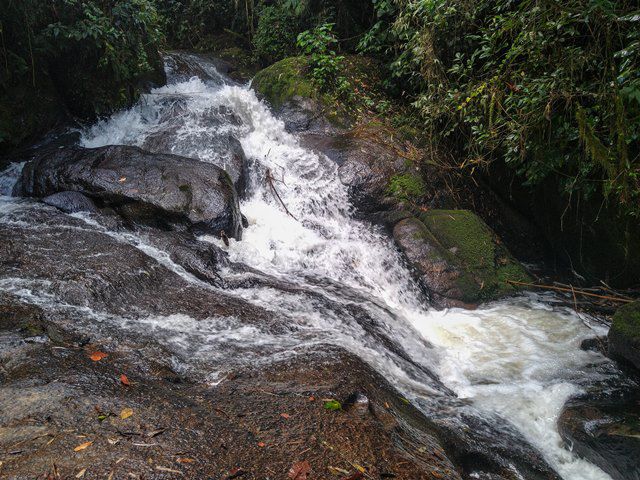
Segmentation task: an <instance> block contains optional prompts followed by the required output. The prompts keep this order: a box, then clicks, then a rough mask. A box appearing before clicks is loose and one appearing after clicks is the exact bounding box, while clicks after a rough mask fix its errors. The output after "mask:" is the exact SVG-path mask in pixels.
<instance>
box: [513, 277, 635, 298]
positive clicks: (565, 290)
mask: <svg viewBox="0 0 640 480" xmlns="http://www.w3.org/2000/svg"><path fill="white" fill-rule="evenodd" d="M507 283H511V284H512V285H521V286H523V287H534V288H544V289H546V290H556V291H559V292H569V293H574V294H575V293H578V294H580V295H584V296H586V297H595V298H602V299H604V300H611V301H612V302H620V303H632V302H633V300H632V299H630V298H622V297H612V296H610V295H598V294H595V293H589V292H585V291H584V290H576V289H574V288H573V287H571V288H564V287H554V286H553V285H537V284H535V283H527V282H517V281H515V280H507Z"/></svg>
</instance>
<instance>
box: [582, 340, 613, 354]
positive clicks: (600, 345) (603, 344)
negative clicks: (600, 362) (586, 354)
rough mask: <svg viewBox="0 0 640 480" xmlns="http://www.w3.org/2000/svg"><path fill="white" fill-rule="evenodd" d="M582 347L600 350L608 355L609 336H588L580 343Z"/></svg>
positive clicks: (589, 349)
mask: <svg viewBox="0 0 640 480" xmlns="http://www.w3.org/2000/svg"><path fill="white" fill-rule="evenodd" d="M580 348H581V349H582V350H587V351H593V352H598V353H601V354H602V355H605V356H606V355H607V351H608V341H607V337H592V338H586V339H584V340H583V341H582V342H581V343H580Z"/></svg>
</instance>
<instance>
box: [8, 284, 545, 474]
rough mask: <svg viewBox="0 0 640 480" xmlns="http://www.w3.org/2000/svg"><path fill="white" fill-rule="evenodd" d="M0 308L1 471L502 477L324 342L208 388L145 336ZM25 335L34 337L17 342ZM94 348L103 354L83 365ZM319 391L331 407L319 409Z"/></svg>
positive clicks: (15, 302)
mask: <svg viewBox="0 0 640 480" xmlns="http://www.w3.org/2000/svg"><path fill="white" fill-rule="evenodd" d="M0 312H1V313H2V316H1V317H0V318H2V319H3V320H2V323H0V338H3V339H6V337H7V336H10V337H11V347H10V348H9V349H8V348H7V347H6V346H5V345H3V350H2V353H3V356H2V357H0V358H1V360H2V364H1V365H2V379H3V382H2V384H1V386H0V405H1V406H2V409H1V410H0V451H1V452H2V453H1V454H0V455H1V458H2V461H3V470H2V471H1V474H2V475H4V476H5V477H7V478H34V477H38V476H46V475H53V476H54V477H55V476H60V477H61V478H69V477H72V476H74V475H76V474H78V473H79V472H80V471H82V470H83V469H86V476H87V478H103V477H107V476H109V475H112V476H113V478H125V477H126V476H127V475H129V476H140V477H144V478H171V477H173V476H175V475H179V474H181V475H183V476H188V477H190V478H201V477H203V476H213V478H233V476H234V475H236V474H238V473H240V472H242V473H243V476H244V477H245V478H266V477H268V478H285V477H286V475H287V473H288V471H289V469H290V468H292V467H293V466H294V465H296V464H299V463H301V462H308V464H309V467H310V469H311V474H310V475H312V476H313V478H329V477H332V476H333V475H342V476H344V477H346V476H348V475H353V474H356V473H357V472H358V471H359V470H360V469H362V470H363V471H364V473H365V474H366V475H368V476H370V477H372V478H401V479H414V478H444V479H460V478H495V479H497V478H504V479H515V478H516V477H514V476H513V474H509V472H508V471H507V470H505V469H502V470H501V469H499V468H498V470H497V471H492V468H496V467H491V466H488V465H486V464H485V463H483V462H482V461H481V460H478V459H476V458H474V457H468V458H466V459H465V460H464V462H463V463H458V462H457V460H462V457H463V456H464V455H465V454H464V450H463V451H459V448H460V446H459V445H460V444H459V442H453V444H451V445H449V442H450V437H447V435H446V434H444V433H443V431H442V429H441V427H440V426H438V425H437V424H436V423H433V422H431V421H429V420H427V419H426V418H425V417H424V416H423V415H422V414H421V413H420V412H419V411H418V410H416V409H415V408H414V407H413V406H412V405H411V404H409V403H408V402H407V401H406V400H404V399H403V398H402V397H401V396H400V395H399V394H398V393H397V392H396V391H395V390H394V389H393V388H392V387H391V386H390V385H389V384H388V383H387V382H386V381H385V380H384V379H382V378H381V377H380V376H379V375H378V374H376V373H375V372H374V371H372V370H371V368H369V367H368V366H366V365H365V364H364V363H363V362H362V361H361V360H360V359H358V358H357V357H354V356H353V355H350V354H348V353H346V352H345V351H343V350H341V349H338V348H336V347H332V346H328V345H327V346H325V348H322V349H321V350H323V352H322V353H320V352H319V351H315V352H312V351H308V352H307V353H306V354H305V355H303V356H300V357H298V358H297V359H293V360H285V361H277V362H275V363H273V364H271V365H270V367H269V368H268V369H262V368H259V367H257V368H251V369H238V370H237V371H234V372H232V373H230V374H228V375H227V376H226V378H225V379H224V380H223V381H222V383H220V384H218V385H217V386H216V387H213V386H211V385H208V384H206V383H201V382H194V381H193V380H192V379H190V378H189V377H186V376H184V375H182V374H180V373H179V372H176V371H175V370H174V369H173V368H172V365H171V362H170V353H169V352H167V351H166V350H164V349H163V348H162V347H161V346H159V345H157V344H155V343H154V342H149V338H146V337H138V338H132V337H122V336H116V337H113V336H108V337H101V336H99V335H97V336H93V337H91V338H90V339H84V338H82V337H80V336H78V335H77V333H75V332H74V331H73V326H71V325H68V324H67V325H64V324H65V322H64V321H63V320H62V319H60V318H58V317H56V316H55V315H52V312H51V311H49V312H47V311H43V310H41V309H40V308H38V307H36V306H31V305H27V304H25V303H23V302H22V300H20V299H18V298H17V297H14V296H12V295H5V294H3V295H2V297H0ZM58 323H62V324H63V325H64V326H63V327H60V326H59V325H58ZM54 329H57V330H55V331H57V332H58V333H57V334H56V335H55V336H53V335H50V334H49V333H48V332H50V331H53V330H54ZM34 333H37V334H40V336H41V337H42V339H43V340H42V341H39V342H35V343H34V342H29V338H32V335H33V334H34ZM5 343H6V341H5ZM96 352H100V353H104V354H106V355H105V356H103V358H101V359H100V360H98V361H95V359H92V358H91V356H92V355H93V354H95V353H96ZM344 372H348V375H345V374H344ZM123 374H124V375H125V376H126V379H125V380H124V381H123V379H122V375H123ZM329 400H335V401H337V402H339V404H340V406H341V408H339V409H338V410H330V409H328V408H326V407H325V403H326V402H327V401H329ZM83 445H84V448H81V449H79V448H78V447H81V446H83ZM478 458H480V457H478ZM452 459H454V460H452ZM487 467H489V470H486V469H487ZM178 472H179V473H178ZM471 474H472V475H473V476H471V477H470V476H469V475H471ZM355 478H357V477H355ZM528 478H536V479H537V478H540V479H543V478H544V479H555V478H557V477H556V476H555V475H554V474H553V473H552V472H550V471H549V470H547V471H546V472H545V473H540V474H539V475H534V476H531V477H528Z"/></svg>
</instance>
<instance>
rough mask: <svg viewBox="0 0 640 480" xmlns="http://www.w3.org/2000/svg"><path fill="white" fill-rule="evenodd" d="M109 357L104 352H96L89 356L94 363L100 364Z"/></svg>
mask: <svg viewBox="0 0 640 480" xmlns="http://www.w3.org/2000/svg"><path fill="white" fill-rule="evenodd" d="M108 356H109V355H108V354H106V353H104V352H100V351H96V352H93V353H92V354H91V355H89V358H90V359H91V360H93V361H94V362H99V361H100V360H102V359H103V358H107V357H108Z"/></svg>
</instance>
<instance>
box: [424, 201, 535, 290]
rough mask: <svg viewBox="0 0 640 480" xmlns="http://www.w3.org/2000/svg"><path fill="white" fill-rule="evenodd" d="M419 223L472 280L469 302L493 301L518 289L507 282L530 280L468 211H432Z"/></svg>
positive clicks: (489, 230)
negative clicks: (421, 223)
mask: <svg viewBox="0 0 640 480" xmlns="http://www.w3.org/2000/svg"><path fill="white" fill-rule="evenodd" d="M420 220H422V222H423V223H424V224H425V226H426V227H427V229H429V231H430V232H431V233H432V234H433V236H434V237H435V238H436V239H437V240H438V242H439V243H440V245H441V246H442V248H443V250H444V251H445V252H446V254H447V255H448V256H449V259H450V261H452V262H454V263H455V264H457V265H458V266H459V267H461V268H462V269H463V270H464V271H465V272H467V273H468V274H470V275H471V277H473V280H474V281H473V282H467V283H468V284H469V285H468V287H467V288H466V289H465V290H467V291H468V295H469V297H471V298H475V299H477V300H492V299H494V298H499V297H501V296H504V295H507V294H510V293H514V292H516V291H517V290H519V288H518V287H517V286H515V285H513V284H511V283H509V281H516V282H530V281H531V278H530V277H529V275H528V274H527V272H526V271H525V269H524V268H523V267H522V265H521V264H520V263H519V262H518V261H516V260H515V259H514V258H513V256H512V255H511V254H510V253H509V251H508V250H507V249H506V247H505V246H504V245H503V244H502V243H501V242H500V239H499V238H498V237H497V236H496V234H495V233H494V232H493V230H491V229H490V228H489V227H488V226H487V224H486V223H484V222H483V221H482V219H481V218H480V217H478V216H477V215H476V214H474V213H473V212H470V211H469V210H431V211H429V212H426V213H423V214H421V215H420Z"/></svg>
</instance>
